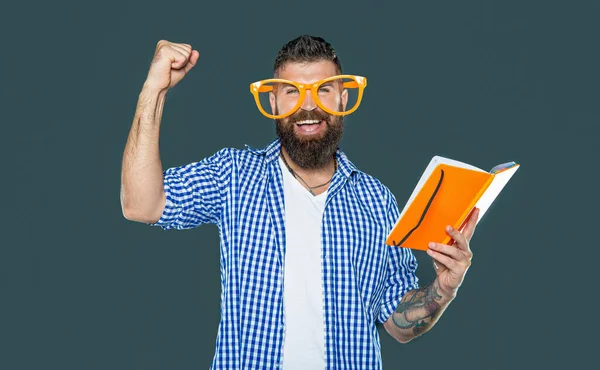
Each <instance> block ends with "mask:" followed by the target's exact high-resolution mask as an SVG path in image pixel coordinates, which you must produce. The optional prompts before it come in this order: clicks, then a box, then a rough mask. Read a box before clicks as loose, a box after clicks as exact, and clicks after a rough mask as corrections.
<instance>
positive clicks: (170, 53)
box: [163, 48, 188, 69]
mask: <svg viewBox="0 0 600 370" xmlns="http://www.w3.org/2000/svg"><path fill="white" fill-rule="evenodd" d="M163 55H164V56H165V57H167V58H169V60H170V61H171V68H175V69H180V68H182V67H183V66H184V65H185V64H186V63H187V59H188V58H187V56H186V55H185V54H183V53H182V52H181V51H179V50H178V49H174V48H170V49H169V50H165V51H164V54H163Z"/></svg>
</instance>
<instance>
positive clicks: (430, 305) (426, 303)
mask: <svg viewBox="0 0 600 370" xmlns="http://www.w3.org/2000/svg"><path fill="white" fill-rule="evenodd" d="M441 299H442V296H441V295H440V294H439V292H438V286H437V280H436V281H434V282H433V283H432V284H430V285H428V286H426V287H423V288H421V289H415V290H412V291H410V292H408V293H406V295H405V296H404V298H402V301H401V302H400V304H399V305H398V308H396V311H395V312H394V314H393V315H392V317H393V320H394V324H396V326H397V327H398V328H400V329H411V328H412V330H413V333H414V335H415V336H419V335H421V334H423V333H425V332H426V331H427V330H429V328H430V327H431V326H432V325H433V323H435V321H437V319H438V318H439V316H440V315H441V313H442V311H443V307H442V305H443V304H442V303H441Z"/></svg>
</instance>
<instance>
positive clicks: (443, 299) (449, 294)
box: [434, 278, 458, 305]
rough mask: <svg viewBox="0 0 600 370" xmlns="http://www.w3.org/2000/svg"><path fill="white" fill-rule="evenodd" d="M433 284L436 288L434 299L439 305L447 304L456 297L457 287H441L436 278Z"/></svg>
mask: <svg viewBox="0 0 600 370" xmlns="http://www.w3.org/2000/svg"><path fill="white" fill-rule="evenodd" d="M434 285H435V287H436V290H437V296H436V300H437V301H438V302H439V303H440V304H441V305H446V304H449V303H450V302H452V301H453V300H454V298H456V294H457V292H458V289H443V288H442V287H441V285H440V282H439V280H438V278H436V279H435V281H434Z"/></svg>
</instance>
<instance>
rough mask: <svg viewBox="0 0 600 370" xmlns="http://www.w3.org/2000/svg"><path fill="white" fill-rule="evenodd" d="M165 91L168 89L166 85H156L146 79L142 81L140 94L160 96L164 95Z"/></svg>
mask: <svg viewBox="0 0 600 370" xmlns="http://www.w3.org/2000/svg"><path fill="white" fill-rule="evenodd" d="M167 91H169V88H168V87H161V86H156V85H154V84H152V82H150V81H148V80H146V81H145V82H144V84H143V85H142V92H141V94H144V95H154V96H160V95H166V94H167Z"/></svg>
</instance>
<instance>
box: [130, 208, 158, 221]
mask: <svg viewBox="0 0 600 370" xmlns="http://www.w3.org/2000/svg"><path fill="white" fill-rule="evenodd" d="M121 212H122V214H123V217H124V218H125V219H126V220H128V221H135V222H143V223H146V224H154V223H156V222H158V220H159V219H160V215H159V216H158V217H157V216H156V215H153V214H149V213H148V212H139V211H137V210H134V209H129V208H126V207H121Z"/></svg>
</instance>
